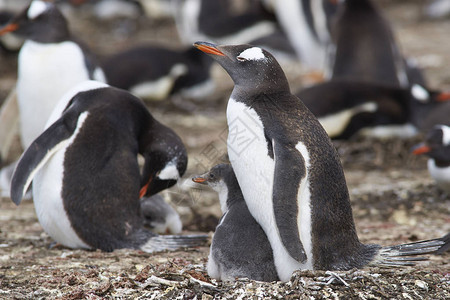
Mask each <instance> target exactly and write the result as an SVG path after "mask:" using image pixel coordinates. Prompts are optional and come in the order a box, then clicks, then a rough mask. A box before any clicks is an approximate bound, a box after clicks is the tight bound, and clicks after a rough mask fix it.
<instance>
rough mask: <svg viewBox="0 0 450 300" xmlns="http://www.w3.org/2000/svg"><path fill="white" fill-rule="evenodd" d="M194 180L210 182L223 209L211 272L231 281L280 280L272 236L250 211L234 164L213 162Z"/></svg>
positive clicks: (210, 253) (215, 240)
mask: <svg viewBox="0 0 450 300" xmlns="http://www.w3.org/2000/svg"><path fill="white" fill-rule="evenodd" d="M192 180H193V181H194V182H197V183H202V184H208V185H209V186H210V187H211V188H213V189H214V190H215V191H216V192H217V193H218V194H219V201H220V207H221V209H222V213H223V216H222V218H221V219H220V223H219V225H217V228H216V231H215V233H214V237H213V240H212V243H211V250H210V252H209V257H208V266H207V270H208V275H209V276H211V277H212V278H215V279H221V280H231V281H232V280H234V279H235V278H236V277H247V278H249V279H252V280H259V281H275V280H278V276H277V270H276V269H275V265H274V262H273V253H272V248H271V247H270V243H269V240H268V239H267V236H266V234H265V233H264V231H263V230H262V228H261V226H260V225H259V224H258V223H257V222H256V221H255V219H254V218H253V217H252V215H251V214H250V212H249V211H248V207H247V205H246V204H245V200H244V196H242V192H241V188H240V187H239V183H238V182H237V179H236V176H235V175H234V172H233V169H232V167H231V165H229V164H220V165H217V166H214V167H213V168H212V169H211V170H210V171H209V172H207V173H205V174H203V175H201V176H195V177H194V178H192Z"/></svg>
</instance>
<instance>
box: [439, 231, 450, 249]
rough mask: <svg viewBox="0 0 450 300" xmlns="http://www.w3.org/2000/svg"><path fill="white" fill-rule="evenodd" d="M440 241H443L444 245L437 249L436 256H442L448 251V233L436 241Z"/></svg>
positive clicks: (449, 238) (449, 245) (449, 239)
mask: <svg viewBox="0 0 450 300" xmlns="http://www.w3.org/2000/svg"><path fill="white" fill-rule="evenodd" d="M438 240H440V241H443V242H444V244H443V245H442V246H441V247H439V249H438V250H437V251H436V254H444V253H445V252H447V251H449V250H450V233H447V234H446V235H445V236H443V237H441V238H440V239H438Z"/></svg>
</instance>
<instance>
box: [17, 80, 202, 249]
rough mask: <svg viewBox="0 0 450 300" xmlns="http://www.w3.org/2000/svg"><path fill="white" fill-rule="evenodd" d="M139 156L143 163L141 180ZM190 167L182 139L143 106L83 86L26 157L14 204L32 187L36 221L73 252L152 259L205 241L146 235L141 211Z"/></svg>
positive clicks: (124, 95) (103, 88)
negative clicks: (136, 252)
mask: <svg viewBox="0 0 450 300" xmlns="http://www.w3.org/2000/svg"><path fill="white" fill-rule="evenodd" d="M138 153H141V154H142V155H143V157H144V159H145V163H144V166H143V172H142V175H141V174H140V170H139V165H138V161H137V155H138ZM186 163H187V155H186V150H185V148H184V146H183V143H182V141H181V140H180V138H179V137H178V136H177V135H176V134H175V133H174V132H173V131H172V130H171V129H170V128H168V127H166V126H164V125H162V124H161V123H159V122H158V121H157V120H155V119H154V118H153V117H152V116H151V114H150V113H149V112H148V110H147V109H146V107H145V106H144V104H143V103H142V101H141V100H140V99H138V98H136V97H134V96H132V95H131V94H129V93H128V92H126V91H123V90H120V89H116V88H112V87H109V86H108V85H106V84H104V83H99V82H96V81H86V82H83V83H80V84H79V85H77V86H75V87H74V88H73V89H72V90H70V91H69V92H68V93H66V94H65V95H64V96H63V98H61V101H60V102H58V104H57V106H56V107H55V109H54V110H53V112H52V115H51V116H50V118H49V121H48V123H47V128H46V130H45V131H44V132H43V133H42V134H41V135H40V136H39V137H38V138H37V139H36V140H35V141H34V142H33V143H32V144H31V146H30V147H29V148H28V149H27V150H26V151H25V152H24V153H23V155H22V156H21V158H20V160H19V163H18V165H17V168H16V169H15V171H14V175H13V178H12V183H11V199H12V201H13V202H14V203H15V204H17V205H18V204H19V203H20V201H21V199H22V197H23V195H24V194H25V192H26V190H27V188H28V187H29V185H30V183H31V181H33V200H34V204H35V209H36V214H37V216H38V219H39V222H40V223H41V225H42V227H43V229H44V230H45V232H47V233H48V235H50V236H51V237H52V238H53V239H54V240H55V241H56V242H58V243H60V244H62V245H64V246H67V247H70V248H90V249H101V250H104V251H112V250H114V249H119V248H133V249H141V250H143V251H147V252H152V251H157V250H164V249H175V248H178V247H183V246H190V245H197V244H198V243H200V242H202V241H203V240H204V239H205V236H201V235H195V236H187V237H183V236H167V237H166V236H157V235H156V234H155V233H153V232H151V231H148V230H145V229H144V228H143V223H144V219H143V217H142V214H141V210H140V201H139V196H143V195H149V196H151V195H153V194H155V193H157V192H159V191H161V190H162V189H164V188H167V187H169V186H171V185H173V184H174V183H175V182H176V181H177V179H178V178H179V177H180V176H181V175H182V174H183V173H184V171H185V169H186ZM141 182H142V183H141Z"/></svg>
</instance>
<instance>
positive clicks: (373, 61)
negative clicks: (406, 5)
mask: <svg viewBox="0 0 450 300" xmlns="http://www.w3.org/2000/svg"><path fill="white" fill-rule="evenodd" d="M332 39H333V40H334V42H335V46H336V50H335V54H334V57H333V60H334V63H333V66H332V74H331V77H332V78H343V77H344V78H349V77H350V78H356V79H358V80H364V81H376V82H380V83H385V84H396V85H400V86H406V85H407V84H408V78H407V75H406V70H405V62H404V59H403V57H402V55H401V53H400V50H399V48H398V47H397V45H396V42H395V39H394V35H393V33H392V30H391V28H390V25H389V23H388V21H387V20H385V18H384V17H383V16H382V15H381V13H380V11H379V10H378V8H377V7H376V6H375V5H374V4H373V3H372V1H371V0H345V2H344V4H343V5H342V6H341V11H340V13H339V14H338V16H337V19H336V22H335V24H334V26H333V30H332Z"/></svg>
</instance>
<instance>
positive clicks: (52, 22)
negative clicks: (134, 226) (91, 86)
mask: <svg viewBox="0 0 450 300" xmlns="http://www.w3.org/2000/svg"><path fill="white" fill-rule="evenodd" d="M7 32H14V33H15V34H17V35H18V36H20V37H23V38H25V39H26V41H25V43H24V45H23V46H22V48H21V50H20V52H19V61H18V79H17V98H18V100H17V101H18V104H19V112H20V126H21V142H22V146H23V147H24V149H25V148H27V147H28V146H29V145H30V144H31V142H32V141H33V140H34V139H35V138H37V137H38V136H39V134H41V132H42V131H43V129H44V125H45V122H46V121H47V119H48V117H49V116H50V113H51V112H52V110H53V108H54V107H55V105H56V103H57V102H58V100H59V99H60V98H61V97H62V95H63V94H64V93H65V92H67V90H69V89H70V88H72V87H73V86H74V85H76V84H77V83H79V82H82V81H85V80H88V79H96V80H100V81H105V78H104V75H103V72H102V71H101V69H100V68H98V67H97V64H96V62H95V59H94V57H93V55H92V54H91V53H89V52H88V51H87V49H86V48H85V47H84V46H82V45H81V44H79V43H77V42H76V41H75V40H74V39H73V37H72V36H71V34H70V32H69V28H68V24H67V22H66V19H65V18H64V16H63V15H62V14H61V12H60V11H59V10H58V8H57V7H56V6H55V4H53V3H52V2H48V1H43V0H34V1H32V2H31V4H30V5H28V6H27V7H26V8H25V10H23V11H22V12H21V13H20V14H18V15H17V16H16V17H14V18H13V19H12V20H11V22H10V23H9V24H8V25H6V26H5V27H3V28H2V29H0V35H2V34H4V33H7Z"/></svg>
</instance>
